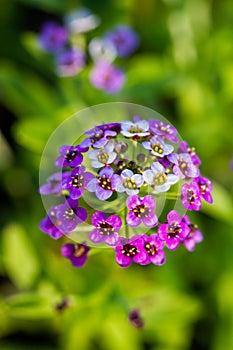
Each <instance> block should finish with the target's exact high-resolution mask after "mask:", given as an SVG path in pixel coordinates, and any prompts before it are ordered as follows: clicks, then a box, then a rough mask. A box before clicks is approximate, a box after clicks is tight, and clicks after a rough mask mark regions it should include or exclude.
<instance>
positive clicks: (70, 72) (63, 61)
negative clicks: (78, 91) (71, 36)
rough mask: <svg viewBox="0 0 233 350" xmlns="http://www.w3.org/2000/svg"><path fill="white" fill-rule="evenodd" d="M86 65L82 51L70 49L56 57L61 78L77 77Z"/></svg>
mask: <svg viewBox="0 0 233 350" xmlns="http://www.w3.org/2000/svg"><path fill="white" fill-rule="evenodd" d="M84 65H85V55H84V52H83V51H82V50H80V49H68V50H66V51H63V52H61V53H59V54H58V55H57V57H56V66H57V68H56V70H57V74H58V75H59V76H60V77H72V76H74V75H77V74H78V73H79V72H80V71H81V70H82V69H83V67H84Z"/></svg>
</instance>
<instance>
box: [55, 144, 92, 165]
mask: <svg viewBox="0 0 233 350" xmlns="http://www.w3.org/2000/svg"><path fill="white" fill-rule="evenodd" d="M86 151H87V148H84V147H81V146H80V145H77V146H68V145H65V146H61V147H60V148H59V153H60V154H61V155H60V156H59V157H58V158H57V159H56V160H55V165H56V166H57V167H59V168H66V167H68V166H69V167H71V168H75V167H76V166H78V165H79V164H81V163H82V161H83V156H82V154H81V152H86Z"/></svg>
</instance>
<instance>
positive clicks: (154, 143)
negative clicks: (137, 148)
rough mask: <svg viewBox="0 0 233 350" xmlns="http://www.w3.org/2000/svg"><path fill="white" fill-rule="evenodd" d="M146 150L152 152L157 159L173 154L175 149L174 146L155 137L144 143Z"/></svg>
mask: <svg viewBox="0 0 233 350" xmlns="http://www.w3.org/2000/svg"><path fill="white" fill-rule="evenodd" d="M142 145H143V147H144V148H145V149H148V150H150V151H151V154H153V155H155V156H157V157H164V156H167V155H168V154H170V153H172V152H173V150H174V147H173V146H172V145H169V144H166V143H165V142H164V141H163V140H162V139H161V138H160V137H158V136H153V137H152V138H151V139H150V141H149V142H142Z"/></svg>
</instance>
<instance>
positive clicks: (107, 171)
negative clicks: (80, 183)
mask: <svg viewBox="0 0 233 350" xmlns="http://www.w3.org/2000/svg"><path fill="white" fill-rule="evenodd" d="M120 182H121V177H120V176H119V175H117V174H114V171H113V169H112V168H110V167H105V168H104V169H102V170H101V171H100V173H99V174H98V178H94V179H92V180H91V181H90V182H89V183H88V184H87V190H88V191H90V192H95V193H96V196H97V197H98V198H99V199H100V200H101V201H105V200H106V199H108V198H109V197H111V195H112V193H113V191H115V190H116V189H117V187H118V186H119V184H120Z"/></svg>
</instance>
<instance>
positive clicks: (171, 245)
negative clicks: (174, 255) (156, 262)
mask: <svg viewBox="0 0 233 350" xmlns="http://www.w3.org/2000/svg"><path fill="white" fill-rule="evenodd" d="M179 245H180V239H179V238H177V237H172V238H170V239H167V240H166V246H167V247H168V249H170V250H175V249H176V248H177V247H178V246H179Z"/></svg>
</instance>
